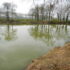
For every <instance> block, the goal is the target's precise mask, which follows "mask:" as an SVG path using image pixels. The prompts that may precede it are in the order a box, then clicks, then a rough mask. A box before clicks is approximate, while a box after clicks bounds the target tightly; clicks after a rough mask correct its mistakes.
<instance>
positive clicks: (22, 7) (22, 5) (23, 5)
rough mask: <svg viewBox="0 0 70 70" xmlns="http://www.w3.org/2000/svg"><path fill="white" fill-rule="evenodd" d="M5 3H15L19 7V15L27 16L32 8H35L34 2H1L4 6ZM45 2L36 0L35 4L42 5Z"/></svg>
mask: <svg viewBox="0 0 70 70" xmlns="http://www.w3.org/2000/svg"><path fill="white" fill-rule="evenodd" d="M4 2H11V3H12V2H13V3H14V4H16V5H17V8H16V11H17V12H18V13H22V14H27V13H28V12H29V10H30V9H31V7H33V6H34V5H33V0H1V1H0V4H1V5H2V4H3V3H4ZM42 2H43V0H37V1H36V0H35V3H36V4H37V3H42Z"/></svg>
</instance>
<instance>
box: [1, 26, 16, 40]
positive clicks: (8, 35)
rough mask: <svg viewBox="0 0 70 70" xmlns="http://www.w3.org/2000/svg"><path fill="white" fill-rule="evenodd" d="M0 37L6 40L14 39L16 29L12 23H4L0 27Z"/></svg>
mask: <svg viewBox="0 0 70 70" xmlns="http://www.w3.org/2000/svg"><path fill="white" fill-rule="evenodd" d="M0 29H1V33H0V39H4V40H7V41H10V40H15V39H16V38H17V35H16V32H17V30H16V29H14V27H13V25H6V26H4V28H2V26H1V27H0Z"/></svg>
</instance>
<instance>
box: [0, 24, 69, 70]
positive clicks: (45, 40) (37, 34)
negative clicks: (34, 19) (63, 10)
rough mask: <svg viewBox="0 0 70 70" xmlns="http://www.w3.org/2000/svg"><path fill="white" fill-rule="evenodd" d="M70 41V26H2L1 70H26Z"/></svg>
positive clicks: (0, 28) (0, 27)
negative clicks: (29, 65)
mask: <svg viewBox="0 0 70 70" xmlns="http://www.w3.org/2000/svg"><path fill="white" fill-rule="evenodd" d="M69 41H70V25H0V70H24V69H25V68H26V66H27V65H28V64H29V63H31V61H32V60H33V59H35V58H38V57H40V56H42V55H43V54H45V53H47V52H48V51H49V50H51V49H52V48H54V47H57V46H63V45H64V44H65V43H66V42H69Z"/></svg>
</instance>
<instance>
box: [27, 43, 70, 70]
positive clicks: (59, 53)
mask: <svg viewBox="0 0 70 70" xmlns="http://www.w3.org/2000/svg"><path fill="white" fill-rule="evenodd" d="M26 70H70V43H68V44H65V45H64V46H63V47H57V48H54V49H53V50H51V51H50V52H48V53H47V54H46V55H44V56H42V57H40V58H38V59H35V60H33V61H32V64H30V65H29V66H28V67H27V69H26Z"/></svg>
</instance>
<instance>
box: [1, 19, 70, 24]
mask: <svg viewBox="0 0 70 70" xmlns="http://www.w3.org/2000/svg"><path fill="white" fill-rule="evenodd" d="M0 24H14V25H23V24H27V25H28V24H70V21H67V22H66V21H58V20H57V19H53V20H51V21H46V20H44V21H42V20H39V21H37V20H32V19H14V20H9V21H7V20H6V19H4V18H2V19H0Z"/></svg>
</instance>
